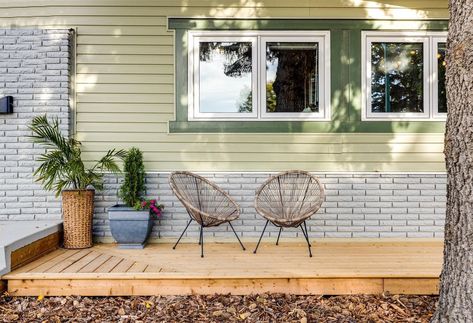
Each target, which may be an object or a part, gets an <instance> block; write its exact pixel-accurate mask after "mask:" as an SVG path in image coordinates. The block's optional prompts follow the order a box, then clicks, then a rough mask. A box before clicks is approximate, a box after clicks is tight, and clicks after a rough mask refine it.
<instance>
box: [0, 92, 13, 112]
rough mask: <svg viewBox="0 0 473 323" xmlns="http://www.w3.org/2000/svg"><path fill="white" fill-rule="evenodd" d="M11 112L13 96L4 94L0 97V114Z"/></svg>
mask: <svg viewBox="0 0 473 323" xmlns="http://www.w3.org/2000/svg"><path fill="white" fill-rule="evenodd" d="M7 113H13V97H12V96H5V97H3V98H1V99H0V114H7Z"/></svg>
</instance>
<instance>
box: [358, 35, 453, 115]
mask: <svg viewBox="0 0 473 323" xmlns="http://www.w3.org/2000/svg"><path fill="white" fill-rule="evenodd" d="M362 37H363V53H362V54H363V55H362V64H363V67H362V68H363V73H364V74H363V80H362V88H363V91H362V92H363V95H364V98H363V114H362V119H363V120H396V119H399V120H406V119H407V120H409V119H411V120H417V119H423V120H425V119H427V120H429V119H434V118H439V117H440V118H445V115H446V99H445V36H444V35H443V33H435V32H431V33H403V34H400V33H397V34H396V33H392V32H363V33H362Z"/></svg>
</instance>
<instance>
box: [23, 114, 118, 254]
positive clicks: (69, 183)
mask: <svg viewBox="0 0 473 323" xmlns="http://www.w3.org/2000/svg"><path fill="white" fill-rule="evenodd" d="M29 129H30V130H31V131H32V132H33V134H32V136H30V137H31V139H32V141H33V142H35V143H37V144H40V145H42V146H43V147H45V148H46V152H45V153H44V154H41V156H40V157H39V158H38V161H39V162H41V165H40V166H39V167H38V168H37V169H36V171H35V172H34V176H35V177H36V180H37V181H38V182H41V184H42V185H43V187H44V189H45V190H48V191H54V192H55V193H56V197H58V196H60V195H62V216H63V221H64V222H63V226H64V247H65V248H68V249H82V248H89V247H92V218H93V214H94V195H95V189H97V190H100V189H102V188H103V174H104V172H105V171H111V172H119V171H120V168H119V167H118V165H117V163H116V159H117V158H123V157H125V151H123V150H119V151H115V150H109V151H108V152H107V154H106V155H105V156H104V157H102V158H101V159H100V160H99V161H97V162H96V163H95V164H94V165H92V167H87V166H86V165H84V162H83V161H82V155H81V143H80V142H79V141H77V140H75V139H74V138H67V137H65V136H63V135H62V133H61V130H60V128H59V121H58V119H57V118H56V119H53V121H52V122H50V121H49V120H48V119H47V117H46V115H43V116H37V117H35V118H34V119H33V120H32V122H31V124H30V125H29Z"/></svg>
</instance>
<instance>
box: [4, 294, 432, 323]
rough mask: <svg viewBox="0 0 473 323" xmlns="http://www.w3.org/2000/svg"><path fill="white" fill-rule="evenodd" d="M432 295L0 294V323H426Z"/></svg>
mask: <svg viewBox="0 0 473 323" xmlns="http://www.w3.org/2000/svg"><path fill="white" fill-rule="evenodd" d="M436 302H437V297H433V296H397V295H392V296H389V295H374V296H373V295H356V296H294V295H281V294H262V295H251V296H232V295H213V296H166V297H44V298H43V297H38V298H33V297H9V296H8V295H6V294H5V295H3V296H0V322H301V323H303V322H428V321H429V319H430V317H431V316H432V314H433V312H434V310H435V307H436Z"/></svg>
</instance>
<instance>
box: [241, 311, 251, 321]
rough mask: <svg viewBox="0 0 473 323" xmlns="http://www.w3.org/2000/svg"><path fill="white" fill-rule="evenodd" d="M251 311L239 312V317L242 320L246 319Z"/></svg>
mask: <svg viewBox="0 0 473 323" xmlns="http://www.w3.org/2000/svg"><path fill="white" fill-rule="evenodd" d="M250 315H251V313H250V312H245V313H241V314H240V318H241V319H242V320H246V319H247V318H248V317H250Z"/></svg>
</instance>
